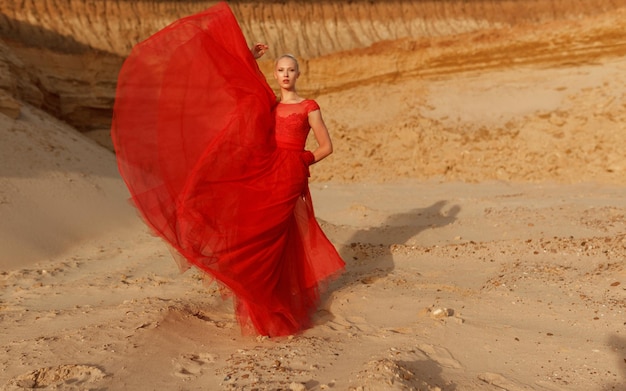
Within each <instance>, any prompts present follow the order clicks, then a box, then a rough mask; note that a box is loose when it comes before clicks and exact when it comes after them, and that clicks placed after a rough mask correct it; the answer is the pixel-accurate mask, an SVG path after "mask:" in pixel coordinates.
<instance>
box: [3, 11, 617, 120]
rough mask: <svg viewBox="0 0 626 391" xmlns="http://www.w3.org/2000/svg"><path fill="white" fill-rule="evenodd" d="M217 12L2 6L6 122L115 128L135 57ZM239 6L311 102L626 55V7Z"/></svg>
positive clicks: (246, 25) (243, 19) (249, 29)
mask: <svg viewBox="0 0 626 391" xmlns="http://www.w3.org/2000/svg"><path fill="white" fill-rule="evenodd" d="M213 3H215V2H207V1H158V0H154V1H122V0H117V1H115V0H113V1H100V0H29V1H10V0H0V36H1V37H2V39H3V43H2V44H0V88H1V89H2V90H3V91H4V93H3V95H2V96H3V97H4V98H3V99H0V101H5V102H10V103H11V104H8V103H7V104H4V106H6V107H9V106H11V107H13V109H11V110H12V111H11V110H9V109H5V112H12V113H15V109H14V107H15V104H16V101H20V100H21V101H25V102H28V103H30V104H33V105H35V106H37V107H42V108H44V109H46V110H47V111H49V112H51V113H53V114H54V115H55V116H57V117H58V118H61V119H63V120H65V121H67V122H69V123H71V124H73V125H74V126H76V127H77V128H78V129H81V130H84V131H89V130H94V129H106V128H108V126H109V124H110V117H111V107H112V104H113V100H114V93H115V83H116V77H117V72H118V70H119V67H120V66H121V64H122V62H123V59H124V57H125V56H126V55H127V54H128V53H129V51H130V50H131V48H132V47H133V45H134V44H136V43H137V42H139V41H141V40H143V39H145V38H146V37H148V36H149V35H150V34H152V33H154V32H156V31H157V30H159V29H161V28H162V27H164V26H166V25H167V24H169V23H171V22H172V21H174V20H176V19H178V18H180V17H183V16H185V15H189V14H192V13H195V12H198V11H200V10H202V9H205V8H206V7H208V6H210V5H211V4H213ZM229 3H230V5H231V8H232V9H233V12H234V13H235V15H236V16H237V19H238V20H239V21H240V24H241V26H242V30H243V32H244V35H245V36H246V37H247V38H248V40H249V41H251V42H252V41H264V42H267V43H268V44H269V45H270V47H271V50H270V53H269V55H268V56H267V58H268V59H266V60H264V61H262V62H261V66H262V69H264V71H265V72H266V73H268V74H269V72H270V69H271V66H272V65H271V58H273V57H275V56H276V55H277V54H279V53H282V52H292V53H295V54H297V55H298V56H300V57H301V58H302V59H303V71H304V73H305V77H304V78H303V80H306V82H304V83H303V84H301V90H302V91H303V92H305V93H307V94H309V95H315V94H317V93H319V92H320V91H328V90H338V89H339V90H340V89H342V88H350V87H351V86H354V85H358V84H362V83H368V82H381V81H385V80H391V79H395V78H399V77H400V78H401V77H411V76H413V77H414V76H416V75H419V76H420V77H428V76H429V75H437V74H441V73H449V72H458V71H464V70H472V69H481V68H485V67H487V68H492V67H502V66H510V65H512V64H520V63H542V62H557V63H571V62H579V61H590V60H593V58H594V57H597V56H609V55H612V56H614V55H623V54H625V53H626V48H625V42H624V37H623V36H624V31H626V29H625V24H624V23H625V22H624V20H626V18H625V17H624V16H625V14H624V9H625V7H626V0H575V1H573V0H527V1H514V0H508V1H496V0H475V1H469V2H468V1H407V0H390V1H361V0H354V1H316V2H313V1H305V0H300V1H231V2H229ZM594 18H596V19H597V20H598V22H597V23H589V21H590V20H592V21H593V20H596V19H594ZM538 26H541V28H539V27H538ZM348 54H349V55H348ZM11 99H12V100H11Z"/></svg>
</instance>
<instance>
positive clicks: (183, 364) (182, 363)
mask: <svg viewBox="0 0 626 391" xmlns="http://www.w3.org/2000/svg"><path fill="white" fill-rule="evenodd" d="M216 360H217V356H216V355H215V354H211V353H200V354H183V355H182V356H181V357H179V358H178V359H176V360H174V375H176V376H177V377H181V378H183V379H190V378H192V377H197V376H200V375H201V374H202V370H203V369H204V367H206V366H207V365H209V364H211V363H214V362H215V361H216Z"/></svg>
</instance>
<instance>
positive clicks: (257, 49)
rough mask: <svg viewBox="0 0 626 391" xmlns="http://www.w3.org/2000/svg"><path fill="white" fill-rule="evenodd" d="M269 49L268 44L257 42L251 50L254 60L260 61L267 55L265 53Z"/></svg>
mask: <svg viewBox="0 0 626 391" xmlns="http://www.w3.org/2000/svg"><path fill="white" fill-rule="evenodd" d="M267 49H269V46H267V45H266V44H264V43H262V42H257V43H255V44H254V45H252V47H251V48H250V51H251V52H252V55H253V56H254V58H255V59H257V60H258V59H259V58H261V57H262V56H263V55H264V54H265V51H266V50H267Z"/></svg>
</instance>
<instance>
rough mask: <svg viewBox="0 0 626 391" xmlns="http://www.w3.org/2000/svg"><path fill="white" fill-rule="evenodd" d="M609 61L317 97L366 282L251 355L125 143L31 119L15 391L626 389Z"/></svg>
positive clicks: (6, 123) (19, 216)
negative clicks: (123, 153)
mask: <svg viewBox="0 0 626 391" xmlns="http://www.w3.org/2000/svg"><path fill="white" fill-rule="evenodd" d="M594 18H595V19H593V20H594V21H596V22H597V24H595V25H594V27H595V28H597V29H601V28H602V26H605V24H603V23H601V22H602V21H603V20H604V21H607V20H613V19H611V18H612V14H611V13H607V14H606V15H604V18H605V19H602V15H600V16H594ZM590 20H591V19H590ZM608 25H610V24H609V23H606V26H608ZM567 26H568V28H572V29H574V30H572V31H576V30H575V28H574V27H575V26H574V27H571V25H570V24H568V25H567ZM580 26H585V27H584V28H586V29H588V28H589V26H590V25H589V24H584V23H582V22H581V23H580ZM611 26H612V25H611ZM580 28H583V27H580ZM607 28H609V27H607ZM611 28H613V27H611ZM546 31H555V30H554V29H553V28H552V27H550V28H547V30H546ZM559 31H561V30H559ZM568 31H569V30H568ZM463 34H465V33H463ZM502 34H503V35H506V34H508V33H502ZM535 34H536V36H541V31H536V33H535ZM468 39H469V38H468ZM472 39H473V38H472ZM494 39H496V38H494ZM402 42H405V41H403V40H399V41H397V42H396V43H395V44H398V45H401V43H402ZM498 42H500V41H498ZM612 42H613V41H612ZM395 44H394V45H395ZM499 44H501V42H500V43H499ZM390 45H391V44H390ZM458 45H459V47H463V46H464V45H463V42H461V41H460V42H458ZM621 45H624V43H623V42H622V43H621ZM391 46H393V45H391ZM596 46H597V47H601V46H602V41H598V42H597V44H596ZM394 50H396V49H394ZM460 51H461V49H459V52H460ZM342 53H343V56H350V55H352V56H354V58H357V57H358V56H362V55H363V52H362V51H360V50H356V51H353V50H352V51H351V50H348V51H345V52H342ZM372 53H373V54H372ZM389 53H391V52H384V53H383V54H382V55H384V56H386V55H388V54H389ZM587 53H589V57H588V59H587V61H585V60H584V56H583V55H580V56H579V57H580V58H582V60H577V61H575V62H572V63H564V62H561V61H556V62H555V61H551V62H550V61H548V62H544V61H542V60H539V59H536V60H535V61H534V62H533V61H531V62H528V63H523V64H505V63H501V64H500V65H499V66H497V67H478V68H476V67H474V68H476V69H474V68H472V67H468V69H465V68H464V69H456V70H454V71H451V72H441V71H440V69H439V70H437V69H436V67H433V68H430V69H431V70H432V71H433V72H431V73H432V74H430V75H429V74H428V72H427V70H426V69H424V70H423V72H422V73H421V74H410V73H406V74H404V75H396V76H394V77H389V78H379V79H376V80H373V81H369V82H360V83H356V84H350V83H347V84H346V85H343V86H342V87H341V88H339V87H338V88H334V89H329V90H328V91H326V92H324V91H323V90H320V91H318V90H316V89H315V88H310V91H311V94H314V95H315V98H316V99H317V100H318V102H319V103H320V105H321V106H322V109H323V113H324V117H325V119H326V121H327V123H328V125H329V128H330V129H331V135H332V137H333V140H334V142H335V153H334V154H333V155H332V156H331V157H329V158H328V159H327V160H325V161H323V162H320V163H319V164H318V165H316V166H314V167H313V169H312V182H311V190H312V195H313V201H314V205H315V208H316V212H317V217H318V219H319V221H320V223H321V225H322V227H323V229H324V231H325V232H326V233H327V235H328V236H329V238H330V239H331V241H332V242H333V243H334V244H335V245H336V247H337V249H338V250H339V252H340V253H341V254H342V256H343V257H344V259H345V261H346V263H347V267H346V272H345V273H344V274H343V275H342V276H341V277H340V278H339V279H338V280H336V281H334V282H333V283H332V284H331V285H330V286H329V289H328V291H327V293H326V294H325V296H324V298H323V302H322V303H321V305H320V308H319V310H318V311H317V313H316V314H315V325H314V327H312V328H310V329H308V330H305V331H303V332H302V333H301V334H298V335H294V336H290V337H284V338H265V337H251V336H243V335H242V334H241V331H240V329H239V326H238V325H237V323H236V320H235V318H234V315H233V310H232V303H231V302H230V301H228V300H223V299H222V297H221V295H220V292H219V291H218V288H217V287H216V286H215V285H207V284H206V283H205V282H204V281H203V279H202V276H201V275H200V274H199V273H198V272H195V271H193V270H191V271H189V272H187V273H184V274H180V273H179V271H178V268H177V266H176V263H175V262H174V260H173V259H172V257H171V256H170V254H169V251H168V249H167V248H166V246H165V245H164V244H163V242H162V241H161V240H160V239H159V238H156V237H154V236H153V235H152V234H151V233H150V232H149V231H148V229H147V228H146V226H145V225H144V224H143V223H142V222H141V220H140V219H139V218H138V217H137V215H136V213H135V211H134V210H133V208H132V207H130V206H129V205H128V204H127V197H128V193H127V191H126V188H125V186H124V183H123V181H122V180H121V178H120V177H119V174H118V172H117V167H116V163H115V156H114V154H113V153H112V152H111V151H110V150H109V149H107V148H106V146H103V145H106V140H103V139H100V140H98V139H97V137H93V135H91V136H92V137H87V135H86V133H84V132H80V131H78V130H77V129H76V128H75V127H74V126H72V125H70V124H68V123H66V122H63V121H60V120H59V119H57V118H55V117H53V116H52V115H50V114H48V113H46V112H45V111H44V110H42V108H40V107H36V106H34V105H33V104H32V103H29V102H28V101H25V100H24V99H22V98H20V97H13V98H10V99H9V102H10V103H11V102H12V105H9V104H7V105H5V107H7V109H6V110H5V111H3V113H5V114H11V113H15V107H17V108H18V109H17V112H18V115H5V114H0V156H2V165H1V166H0V174H1V175H0V287H2V289H1V292H0V327H1V329H2V333H1V334H0V389H2V390H22V389H34V388H37V389H60V390H255V389H257V390H359V391H367V390H429V391H434V390H443V391H453V390H456V391H463V390H493V391H496V390H509V391H518V390H519V391H521V390H596V391H607V390H623V389H626V269H625V265H626V225H625V224H626V223H625V221H626V218H625V216H626V202H625V201H624V200H625V196H626V188H625V185H626V156H625V153H624V147H623V146H624V145H625V143H626V128H625V125H624V124H625V123H626V99H625V98H626V92H625V91H626V89H624V87H625V86H626V76H625V75H626V72H625V71H626V57H623V55H622V54H620V53H617V51H616V50H613V49H611V51H610V53H607V54H605V55H601V56H598V55H597V53H596V52H595V51H591V50H588V52H587ZM369 55H376V54H375V53H374V52H371V53H370V54H369ZM424 55H426V54H424ZM340 58H341V55H337V56H335V57H332V56H331V57H324V56H320V57H319V58H317V59H315V60H311V61H310V62H309V63H308V66H310V67H313V66H314V65H315V61H317V62H318V64H322V65H323V64H334V63H336V61H338V59H340ZM329 69H330V68H329ZM308 75H310V73H308ZM338 85H339V84H338ZM315 91H317V92H315ZM16 102H17V103H16ZM9 109H11V110H13V111H11V110H9ZM100 136H101V135H100ZM94 139H95V141H94ZM96 141H100V143H98V142H96Z"/></svg>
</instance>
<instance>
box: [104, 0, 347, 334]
mask: <svg viewBox="0 0 626 391" xmlns="http://www.w3.org/2000/svg"><path fill="white" fill-rule="evenodd" d="M277 108H278V109H277ZM318 109H319V107H318V106H317V104H316V103H315V102H314V101H305V102H303V103H301V104H297V105H283V104H279V105H277V103H276V97H275V95H274V93H273V91H272V89H271V88H270V87H269V85H268V84H267V82H266V80H265V77H264V76H263V74H262V73H261V72H260V71H259V68H258V66H257V64H256V61H255V59H254V57H253V56H252V54H251V52H250V50H249V48H248V45H247V43H246V40H245V38H244V36H243V34H242V32H241V29H240V28H239V25H238V24H237V21H236V19H235V17H234V15H233V14H232V12H231V10H230V8H229V7H228V5H227V4H226V3H219V4H218V5H216V6H213V7H211V8H209V9H208V10H206V11H204V12H201V13H199V14H196V15H192V16H189V17H186V18H184V19H180V20H178V21H177V22H175V23H173V24H171V25H170V26H168V27H166V28H164V29H163V30H161V31H159V32H157V33H156V34H154V35H153V36H151V37H150V38H148V39H147V40H145V41H143V42H141V43H139V44H137V45H136V46H135V47H134V48H133V50H132V52H131V54H130V55H129V57H128V58H127V59H126V61H125V62H124V64H123V67H122V69H121V71H120V74H119V78H118V86H117V94H116V101H115V106H114V115H113V124H112V128H111V137H112V139H113V143H114V146H115V151H116V156H117V161H118V166H119V171H120V173H121V175H122V178H123V179H124V181H125V183H126V185H127V186H128V188H129V190H130V194H131V197H132V201H133V203H134V204H135V206H136V207H137V209H138V210H139V211H140V214H141V216H142V217H143V219H144V220H145V222H146V223H147V224H148V225H149V226H150V227H151V228H152V229H153V230H154V231H155V232H156V233H157V234H158V235H159V236H161V237H162V238H163V239H164V240H165V241H166V242H167V243H168V244H169V245H170V246H171V247H173V248H174V249H175V250H176V251H177V252H178V253H179V254H180V255H182V256H183V257H184V259H185V261H186V262H188V263H189V264H190V265H193V266H195V267H197V268H199V269H201V270H203V271H204V272H207V273H209V274H210V275H211V276H212V277H213V278H215V279H217V280H218V281H219V282H220V283H221V284H223V285H225V286H226V287H228V288H229V289H230V290H231V291H232V293H233V294H234V296H235V310H236V314H237V317H238V320H239V322H240V324H241V326H242V330H243V331H244V332H245V331H250V332H255V331H256V333H258V334H261V335H269V336H278V335H289V334H293V333H296V332H298V331H301V330H302V329H304V328H307V327H310V326H311V316H312V314H313V312H314V311H315V309H316V307H317V305H318V302H319V299H320V287H321V286H322V282H323V281H325V280H327V279H328V278H330V277H332V276H334V275H336V274H337V273H339V272H340V271H341V270H342V269H343V267H344V263H343V261H342V260H341V258H340V256H339V255H338V253H337V251H336V250H335V248H334V246H333V245H332V243H330V241H329V240H328V239H327V237H326V236H325V235H324V233H323V232H322V230H321V229H320V227H319V225H318V223H317V221H316V220H315V216H314V212H313V205H312V203H311V197H310V193H309V189H308V178H307V172H308V167H307V165H306V163H304V161H303V159H302V154H303V149H304V143H305V140H306V136H307V134H308V132H309V131H310V127H309V125H308V120H307V118H308V113H309V112H311V111H314V110H318ZM281 113H282V114H281Z"/></svg>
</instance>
